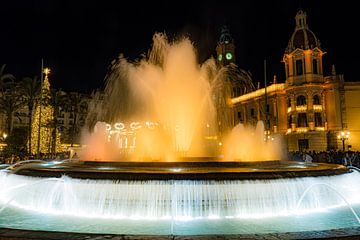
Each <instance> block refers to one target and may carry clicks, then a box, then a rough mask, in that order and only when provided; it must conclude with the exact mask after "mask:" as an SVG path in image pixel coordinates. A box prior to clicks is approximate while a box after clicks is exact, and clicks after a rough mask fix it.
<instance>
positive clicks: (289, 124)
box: [288, 116, 292, 128]
mask: <svg viewBox="0 0 360 240" xmlns="http://www.w3.org/2000/svg"><path fill="white" fill-rule="evenodd" d="M291 119H292V117H291V116H289V117H288V128H291V123H292V120H291Z"/></svg>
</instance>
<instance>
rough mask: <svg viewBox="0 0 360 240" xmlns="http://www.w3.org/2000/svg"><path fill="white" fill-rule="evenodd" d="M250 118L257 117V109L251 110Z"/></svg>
mask: <svg viewBox="0 0 360 240" xmlns="http://www.w3.org/2000/svg"><path fill="white" fill-rule="evenodd" d="M250 116H251V117H255V109H253V108H252V109H250Z"/></svg>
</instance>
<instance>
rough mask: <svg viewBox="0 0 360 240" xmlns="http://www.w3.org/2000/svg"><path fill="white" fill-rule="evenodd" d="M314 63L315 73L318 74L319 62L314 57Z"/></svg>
mask: <svg viewBox="0 0 360 240" xmlns="http://www.w3.org/2000/svg"><path fill="white" fill-rule="evenodd" d="M312 63H313V73H314V74H318V72H319V71H318V63H317V60H316V59H313V61H312Z"/></svg>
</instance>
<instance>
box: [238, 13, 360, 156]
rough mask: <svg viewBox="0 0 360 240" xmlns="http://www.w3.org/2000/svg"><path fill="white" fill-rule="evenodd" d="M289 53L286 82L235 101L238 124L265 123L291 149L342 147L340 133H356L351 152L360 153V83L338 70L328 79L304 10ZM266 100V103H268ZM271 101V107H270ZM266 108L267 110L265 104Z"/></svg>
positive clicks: (318, 45)
mask: <svg viewBox="0 0 360 240" xmlns="http://www.w3.org/2000/svg"><path fill="white" fill-rule="evenodd" d="M295 20H296V27H295V30H294V32H293V34H292V36H291V38H290V40H289V43H288V46H287V48H286V50H285V53H284V57H283V62H284V64H285V75H286V81H285V83H281V84H279V83H276V78H275V79H274V81H273V84H272V85H270V86H268V87H267V88H266V91H265V88H263V89H258V90H256V91H253V92H251V93H248V94H245V95H241V96H239V97H235V98H232V99H231V106H232V109H233V115H234V124H237V123H244V124H252V125H254V124H255V123H256V122H257V121H259V120H265V115H266V111H267V113H268V114H267V115H268V117H267V119H268V124H267V128H268V130H269V132H270V134H281V135H284V136H285V139H286V141H287V147H288V150H289V151H299V150H300V151H301V150H315V151H324V150H330V149H340V150H341V149H342V142H341V141H339V139H338V138H337V135H338V134H339V132H341V131H343V130H346V131H350V133H351V136H350V138H349V139H348V140H347V141H346V146H347V148H346V150H347V149H350V150H354V151H355V150H360V121H359V120H360V99H359V97H358V96H360V95H359V94H360V83H356V82H344V77H343V75H337V74H336V72H335V67H334V66H333V69H332V74H331V76H324V74H323V62H322V57H323V55H324V54H325V53H324V52H323V51H322V50H321V47H320V42H319V40H318V39H317V38H316V36H315V34H314V33H313V32H312V31H311V30H310V29H309V27H308V25H307V22H306V13H305V12H303V11H299V12H298V13H297V14H296V16H295ZM265 99H266V100H265ZM266 103H267V104H266ZM265 104H266V106H265Z"/></svg>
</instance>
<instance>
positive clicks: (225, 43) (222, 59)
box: [216, 25, 235, 66]
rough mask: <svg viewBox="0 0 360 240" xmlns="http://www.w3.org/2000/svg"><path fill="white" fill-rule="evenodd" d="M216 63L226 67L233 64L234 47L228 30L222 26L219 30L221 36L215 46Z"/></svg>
mask: <svg viewBox="0 0 360 240" xmlns="http://www.w3.org/2000/svg"><path fill="white" fill-rule="evenodd" d="M216 54H217V58H216V59H217V63H218V64H219V65H221V66H226V65H228V64H230V63H235V45H234V39H233V38H232V37H231V35H230V31H229V28H228V27H227V26H226V25H224V26H223V27H222V28H221V35H220V39H219V41H218V44H217V46H216Z"/></svg>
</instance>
